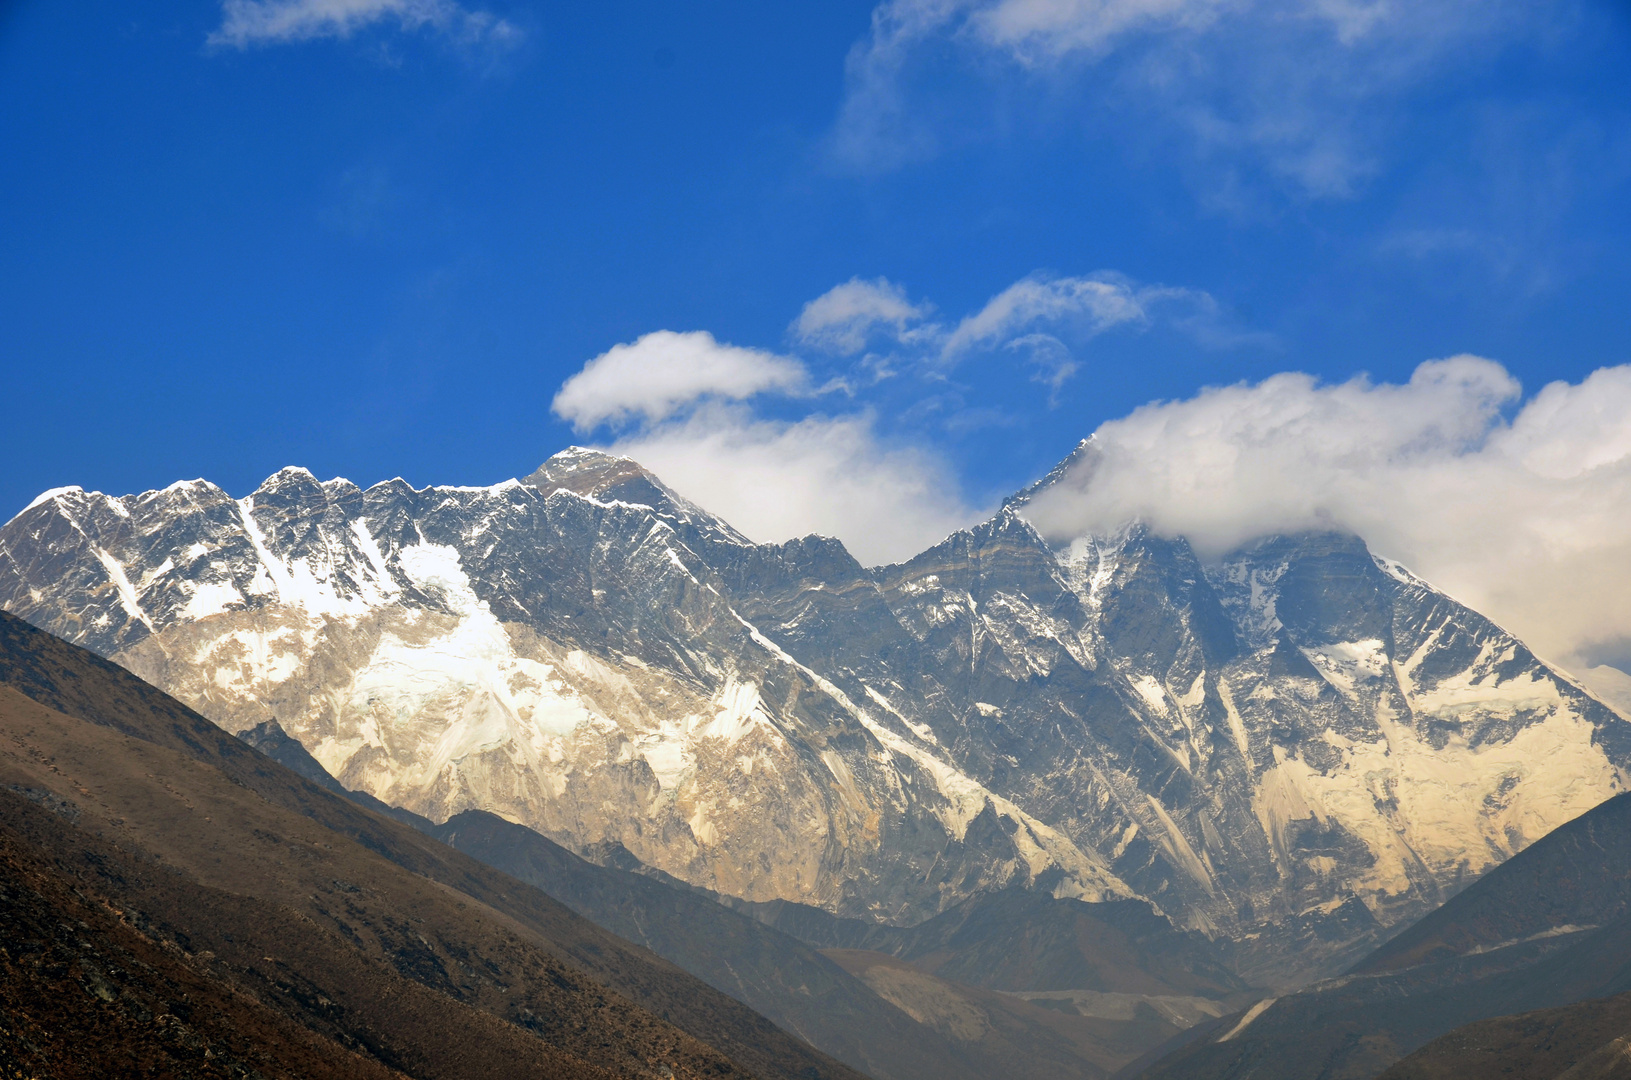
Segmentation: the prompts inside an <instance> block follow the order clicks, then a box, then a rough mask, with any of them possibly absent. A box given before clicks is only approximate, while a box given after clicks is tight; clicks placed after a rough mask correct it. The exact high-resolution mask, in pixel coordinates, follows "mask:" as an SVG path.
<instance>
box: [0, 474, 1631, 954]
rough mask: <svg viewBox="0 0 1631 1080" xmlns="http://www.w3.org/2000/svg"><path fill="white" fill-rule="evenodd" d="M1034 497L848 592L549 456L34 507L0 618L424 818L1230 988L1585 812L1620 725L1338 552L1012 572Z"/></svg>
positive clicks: (1335, 941) (630, 479) (55, 498)
mask: <svg viewBox="0 0 1631 1080" xmlns="http://www.w3.org/2000/svg"><path fill="white" fill-rule="evenodd" d="M1065 475H1066V471H1064V470H1056V473H1055V474H1054V475H1053V476H1050V478H1048V479H1045V480H1044V481H1043V482H1042V483H1041V484H1040V485H1038V486H1036V487H1033V488H1032V489H1028V490H1027V491H1026V492H1023V493H1021V494H1020V495H1018V496H1016V497H1015V498H1014V499H1011V500H1010V501H1009V503H1008V504H1007V505H1006V506H1005V507H1004V508H1003V509H1002V510H1001V511H999V513H998V514H997V515H996V516H995V517H993V518H992V519H991V520H989V521H987V522H985V523H983V524H982V525H979V526H977V527H975V528H972V529H969V530H965V531H962V532H959V533H956V534H954V535H952V536H951V537H948V538H947V539H946V540H945V541H943V542H942V543H940V544H938V545H936V546H934V547H933V548H931V549H929V550H928V551H926V552H924V553H922V554H921V555H919V556H917V557H915V558H913V559H911V560H909V561H907V562H905V563H901V564H898V565H894V566H885V567H876V568H866V567H863V566H861V565H860V564H859V563H857V562H856V561H855V560H854V559H853V558H852V557H851V556H850V555H849V554H848V552H847V551H846V550H845V549H844V548H843V545H842V544H840V543H839V542H838V541H836V540H833V539H830V538H822V537H807V538H804V539H801V540H795V541H790V542H788V543H785V544H754V543H751V542H750V541H748V540H747V539H745V538H744V537H742V536H741V535H740V534H739V533H737V532H736V531H735V530H734V529H732V528H731V527H730V526H729V525H728V524H726V523H724V522H723V521H720V520H719V519H717V518H715V517H714V516H712V515H710V514H708V513H707V512H706V511H704V510H702V509H700V508H698V507H696V506H694V505H692V504H690V503H689V502H687V501H686V500H684V499H683V498H681V497H679V496H678V495H676V494H675V493H674V492H672V491H670V490H669V489H667V488H666V487H665V486H664V485H662V483H661V482H660V481H659V480H658V479H657V478H655V477H653V476H651V475H650V474H649V473H647V472H646V471H645V470H643V469H641V468H640V467H639V466H638V465H637V464H636V463H634V462H631V461H628V460H626V459H619V458H614V457H610V456H608V455H604V454H600V453H598V452H595V451H587V450H579V449H574V450H569V451H566V452H563V453H562V454H559V455H556V456H555V457H553V458H551V459H550V460H549V461H548V462H546V463H545V464H544V465H543V466H542V467H541V468H540V469H539V470H538V471H537V472H535V473H534V474H532V475H531V476H529V477H527V478H525V479H524V480H517V481H507V482H505V483H503V484H499V485H495V486H492V487H485V488H448V487H440V488H438V487H432V488H425V489H419V490H416V489H414V488H412V487H411V486H409V485H408V484H406V483H404V482H402V481H400V480H397V481H390V482H387V483H383V484H378V485H375V486H373V487H371V488H368V489H366V490H363V489H360V488H358V487H356V486H355V485H353V484H350V483H349V482H347V481H343V480H332V481H328V482H326V483H319V482H318V481H317V480H316V479H315V478H314V477H312V476H311V475H310V474H309V473H307V472H305V471H304V470H296V469H286V470H284V471H282V472H280V473H278V474H276V475H274V476H273V477H271V478H269V479H268V480H267V481H266V483H265V484H263V485H262V486H261V487H260V488H259V489H257V490H256V491H255V492H254V493H253V494H251V495H250V496H248V497H246V498H244V499H241V500H234V499H232V498H231V497H230V496H228V495H227V494H226V493H225V492H223V491H221V490H220V489H219V488H217V487H214V486H213V485H210V484H207V483H205V482H202V481H193V482H188V483H182V484H177V485H172V486H171V487H170V488H168V489H165V490H164V491H159V492H148V493H145V494H143V495H139V496H125V497H122V498H113V497H110V496H105V495H100V494H95V493H85V492H82V491H78V490H77V489H69V490H63V491H58V492H52V493H47V494H46V495H45V496H42V497H41V498H40V499H39V500H37V501H36V503H35V504H34V505H33V506H31V507H29V508H28V509H27V510H25V511H24V512H23V513H22V514H20V515H18V516H17V517H16V518H14V519H13V520H12V521H11V522H10V523H8V524H7V525H6V526H5V527H4V528H3V529H0V607H4V608H5V609H6V610H9V611H11V612H13V613H15V614H18V615H21V616H22V617H24V618H26V619H28V620H30V621H32V622H34V623H35V624H36V625H39V626H41V627H43V628H45V629H48V630H50V631H52V632H53V633H57V634H60V635H62V636H64V637H67V638H68V639H70V640H72V641H75V642H77V643H80V644H83V645H85V646H87V647H89V648H91V649H93V650H95V651H97V652H99V653H101V654H102V655H104V656H107V657H109V658H111V659H114V660H115V661H117V662H118V663H120V664H122V665H124V666H125V667H127V668H129V669H130V670H132V671H134V672H136V673H137V674H139V675H141V676H142V677H144V678H146V679H148V680H149V681H151V682H153V683H154V684H156V685H158V686H160V687H162V688H163V689H165V690H166V691H167V692H170V693H172V694H174V695H176V696H177V697H179V698H181V699H182V700H183V701H185V702H187V703H188V704H189V705H191V706H193V707H195V708H197V709H198V710H199V711H200V712H202V713H204V714H205V715H206V716H209V717H210V718H211V719H213V720H215V721H216V722H217V723H219V724H221V725H222V726H223V727H225V728H227V729H228V730H230V731H241V730H244V729H247V728H250V727H253V726H254V725H256V724H258V723H261V722H264V721H265V720H268V719H275V720H276V721H277V722H278V723H279V724H280V725H281V726H282V727H283V728H284V729H285V730H287V731H288V732H289V733H290V734H291V735H293V736H294V737H295V738H297V739H299V740H300V742H301V743H302V744H303V745H304V746H306V747H307V749H308V750H309V751H310V752H311V753H312V754H313V755H314V756H315V757H316V758H317V759H318V760H319V761H321V762H322V763H323V765H324V767H326V768H328V769H329V770H330V771H331V772H332V773H333V774H334V775H335V776H336V777H338V778H339V779H340V780H341V781H342V782H343V783H344V784H345V785H346V786H347V787H349V788H353V789H360V790H365V791H368V792H370V793H372V794H373V795H375V796H377V797H379V798H380V799H382V800H384V801H386V802H388V803H391V804H394V805H400V806H403V807H406V808H408V809H411V810H413V811H415V812H416V813H420V814H423V815H425V816H427V817H430V818H432V819H433V820H438V821H441V820H446V819H447V818H449V817H451V816H453V815H454V814H457V813H459V812H460V811H463V810H467V809H484V810H489V811H492V812H494V813H497V814H499V815H501V816H503V817H506V818H508V819H510V820H512V821H517V822H520V823H523V824H526V825H528V826H531V827H533V828H535V829H537V830H538V831H540V832H542V833H544V834H545V835H546V836H549V837H551V838H552V839H554V840H556V841H558V842H560V843H562V844H564V845H565V846H567V847H568V848H571V849H573V850H576V851H580V852H582V851H589V850H592V849H594V848H595V847H596V845H605V844H618V845H621V846H622V847H623V848H626V849H627V850H628V851H629V852H632V853H633V855H634V856H635V857H636V858H638V859H639V860H641V861H642V862H644V863H646V864H648V865H650V866H653V867H656V868H658V869H660V870H662V871H664V872H666V873H669V874H672V875H673V876H675V877H677V878H680V879H682V880H685V881H689V882H692V883H694V884H698V885H701V886H704V887H706V888H709V889H712V890H714V891H716V892H720V893H723V894H727V895H731V896H735V897H740V898H742V899H744V900H747V901H752V902H768V901H774V900H787V901H794V902H798V903H803V904H809V905H813V906H816V907H821V908H825V909H826V910H828V911H831V912H833V913H835V914H838V915H842V916H846V917H859V918H865V919H871V920H874V921H884V922H890V923H896V924H902V925H909V924H913V923H917V922H921V921H922V920H924V919H926V918H929V917H931V916H933V915H935V914H937V913H939V912H941V911H944V910H947V909H948V908H951V907H953V906H955V905H957V904H958V903H960V902H962V901H964V900H966V899H968V898H969V897H971V896H973V895H976V894H978V893H981V892H984V891H989V890H991V889H995V888H1001V887H1007V886H1016V885H1017V886H1028V887H1033V888H1036V889H1039V890H1041V891H1043V892H1046V893H1049V894H1051V895H1054V896H1057V897H1061V898H1069V897H1073V896H1074V897H1082V898H1087V899H1093V900H1104V899H1115V898H1118V897H1126V896H1139V897H1143V898H1145V899H1147V900H1149V901H1150V902H1152V903H1153V904H1155V905H1157V906H1158V908H1159V909H1160V910H1161V911H1163V912H1164V913H1165V914H1166V915H1167V916H1168V917H1169V918H1170V919H1172V920H1173V921H1174V922H1175V924H1177V925H1179V926H1181V927H1184V928H1186V929H1192V930H1198V931H1201V932H1203V933H1205V934H1207V935H1209V936H1211V937H1213V938H1215V939H1217V940H1219V941H1220V942H1224V943H1227V944H1228V945H1229V947H1231V948H1232V949H1234V950H1235V959H1236V962H1237V963H1238V964H1239V965H1240V967H1241V968H1242V970H1243V971H1245V972H1247V973H1248V974H1251V975H1252V976H1253V977H1256V978H1259V979H1262V980H1267V981H1271V982H1275V981H1284V982H1290V981H1295V980H1297V979H1300V978H1304V977H1307V976H1308V975H1310V974H1313V973H1316V972H1318V971H1325V970H1331V969H1332V968H1333V967H1334V966H1338V965H1340V964H1341V963H1342V962H1343V961H1344V960H1345V959H1350V958H1357V956H1358V955H1359V954H1360V953H1362V952H1363V951H1364V950H1365V948H1366V947H1367V946H1368V945H1370V944H1372V943H1374V942H1375V940H1377V939H1378V937H1379V936H1380V935H1381V934H1382V933H1383V931H1384V929H1385V928H1386V927H1388V926H1393V925H1397V924H1399V923H1402V922H1404V921H1407V920H1409V919H1412V918H1415V917H1417V916H1419V915H1421V914H1423V913H1425V912H1426V911H1427V910H1430V909H1431V908H1432V907H1433V906H1435V905H1436V904H1438V903H1439V902H1441V901H1442V900H1443V899H1444V898H1445V897H1446V896H1448V895H1451V894H1453V893H1454V892H1455V891H1456V890H1457V889H1458V888H1459V887H1460V886H1461V885H1463V884H1464V883H1466V882H1468V881H1470V880H1472V878H1474V877H1476V876H1477V875H1478V874H1479V873H1480V872H1482V871H1483V870H1484V869H1486V868H1488V867H1489V866H1491V865H1494V864H1496V863H1498V862H1500V861H1502V860H1504V859H1505V858H1507V857H1509V856H1510V855H1511V854H1513V853H1514V852H1516V851H1518V850H1521V849H1522V848H1523V847H1524V846H1525V845H1527V844H1528V843H1529V842H1531V841H1533V840H1534V839H1537V838H1538V837H1540V836H1542V835H1544V834H1545V833H1546V832H1548V831H1550V829H1552V828H1554V827H1555V826H1557V825H1559V824H1561V823H1562V822H1564V821H1566V820H1568V819H1570V818H1572V817H1574V816H1576V815H1577V814H1579V813H1581V812H1583V811H1585V810H1586V809H1589V808H1590V807H1591V806H1593V805H1596V804H1597V803H1599V802H1601V801H1602V800H1603V799H1605V798H1607V797H1609V796H1611V795H1613V794H1615V793H1616V792H1617V791H1619V790H1621V787H1622V785H1623V776H1624V771H1625V770H1626V769H1627V768H1628V767H1631V725H1628V724H1627V723H1626V721H1625V720H1624V719H1622V718H1621V717H1619V716H1618V715H1617V714H1615V713H1614V712H1613V711H1612V710H1610V709H1608V708H1606V707H1605V706H1603V705H1602V704H1601V703H1599V702H1598V701H1596V700H1595V699H1594V698H1592V697H1591V696H1590V695H1589V694H1587V693H1585V692H1584V691H1582V690H1581V689H1580V688H1579V687H1578V686H1576V685H1575V684H1574V683H1573V682H1572V681H1571V680H1569V679H1568V678H1567V677H1565V676H1563V675H1562V674H1560V673H1558V672H1556V671H1554V670H1552V669H1550V668H1548V667H1547V666H1546V665H1545V664H1544V663H1542V662H1541V661H1539V660H1537V659H1536V658H1535V657H1534V656H1533V655H1532V654H1530V653H1529V651H1528V650H1527V649H1526V648H1524V646H1523V645H1522V644H1521V643H1520V642H1518V641H1516V640H1515V639H1513V638H1512V637H1511V636H1510V635H1509V634H1507V633H1505V632H1504V631H1503V630H1501V629H1500V628H1499V627H1497V626H1495V625H1494V624H1493V623H1491V622H1489V621H1488V620H1487V619H1484V618H1483V617H1482V616H1479V615H1478V614H1477V613H1475V612H1473V611H1471V610H1469V609H1467V608H1466V607H1464V606H1462V605H1460V604H1457V603H1456V602H1455V601H1453V600H1452V599H1450V598H1449V597H1446V596H1444V595H1443V594H1441V593H1438V592H1436V591H1435V590H1433V589H1432V588H1431V587H1430V586H1429V585H1427V584H1426V583H1424V582H1421V581H1419V580H1418V579H1416V578H1415V577H1413V576H1412V575H1411V574H1409V573H1408V571H1406V570H1404V569H1403V568H1402V567H1399V566H1397V565H1395V564H1393V563H1390V562H1388V561H1387V560H1384V559H1379V558H1377V557H1375V556H1374V555H1373V554H1372V553H1370V552H1369V551H1368V550H1367V549H1366V548H1365V546H1364V544H1363V543H1362V542H1361V541H1360V540H1358V539H1357V538H1354V537H1348V536H1339V535H1332V534H1317V535H1306V536H1293V537H1284V536H1281V537H1269V538H1265V539H1264V540H1261V541H1259V542H1257V543H1255V544H1252V545H1250V546H1248V547H1247V548H1245V549H1242V550H1240V551H1237V552H1234V553H1232V554H1230V555H1229V556H1226V557H1225V558H1224V559H1223V560H1222V561H1221V562H1220V563H1219V564H1218V565H1215V566H1203V565H1202V564H1201V562H1200V560H1199V559H1197V558H1196V556H1195V554H1194V552H1193V551H1192V550H1191V549H1190V547H1189V545H1188V544H1187V543H1185V542H1184V541H1183V540H1182V539H1181V538H1166V537H1161V536H1158V535H1155V534H1153V533H1152V532H1150V531H1149V530H1147V529H1145V528H1142V527H1140V526H1138V525H1136V524H1134V525H1130V526H1128V527H1127V528H1125V529H1123V530H1121V531H1119V532H1117V533H1116V534H1115V535H1110V536H1088V537H1071V538H1065V539H1059V538H1052V542H1050V540H1048V539H1044V538H1043V536H1042V535H1041V534H1039V533H1038V531H1037V529H1036V528H1034V527H1033V526H1032V524H1031V523H1030V522H1029V521H1028V520H1027V518H1026V516H1025V515H1026V507H1027V505H1028V504H1029V502H1030V501H1031V500H1032V499H1034V498H1035V497H1036V496H1037V494H1038V492H1040V491H1045V490H1047V485H1049V484H1050V483H1051V484H1056V483H1058V482H1059V481H1060V478H1061V477H1063V476H1065ZM1271 931H1272V932H1271Z"/></svg>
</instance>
